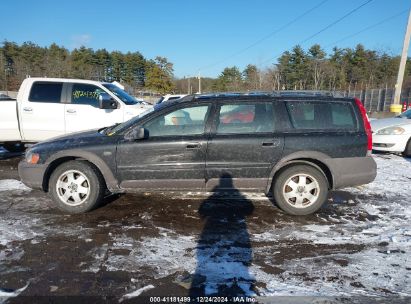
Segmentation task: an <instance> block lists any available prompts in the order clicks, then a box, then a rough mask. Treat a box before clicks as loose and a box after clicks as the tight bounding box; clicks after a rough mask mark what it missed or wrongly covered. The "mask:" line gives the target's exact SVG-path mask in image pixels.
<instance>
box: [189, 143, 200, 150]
mask: <svg viewBox="0 0 411 304" xmlns="http://www.w3.org/2000/svg"><path fill="white" fill-rule="evenodd" d="M200 147H201V144H200V143H192V144H187V146H186V148H187V149H200Z"/></svg>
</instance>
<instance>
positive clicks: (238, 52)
mask: <svg viewBox="0 0 411 304" xmlns="http://www.w3.org/2000/svg"><path fill="white" fill-rule="evenodd" d="M328 1H329V0H323V1H321V2H320V3H319V4H317V5H315V6H313V7H312V8H310V9H309V10H307V11H305V12H304V13H302V14H301V15H299V16H297V17H296V18H294V19H293V20H291V21H290V22H288V23H286V24H284V25H283V26H281V27H280V28H278V29H276V30H274V31H273V32H271V33H269V34H267V35H266V36H264V37H262V38H261V39H259V40H257V41H255V42H254V43H252V44H250V45H249V46H247V47H245V48H243V49H241V50H239V51H237V52H235V53H233V54H231V55H230V56H227V57H225V58H223V59H221V60H219V61H216V62H214V63H212V64H209V65H206V66H203V67H201V68H200V69H199V70H206V69H209V68H211V67H214V66H216V65H218V64H220V63H222V62H224V61H226V60H228V59H231V58H232V57H235V56H238V55H240V54H242V53H244V52H245V51H248V50H249V49H251V48H253V47H255V46H256V45H258V44H260V43H261V42H263V41H265V40H267V39H268V38H270V37H272V36H274V35H275V34H277V33H279V32H281V31H282V30H284V29H286V28H287V27H289V26H290V25H292V24H294V23H296V22H297V21H298V20H300V19H301V18H303V17H305V16H306V15H308V14H309V13H311V12H312V11H314V10H315V9H317V8H319V7H320V6H322V5H323V4H324V3H326V2H328ZM370 1H372V0H370Z"/></svg>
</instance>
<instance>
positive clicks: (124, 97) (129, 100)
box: [103, 83, 139, 105]
mask: <svg viewBox="0 0 411 304" xmlns="http://www.w3.org/2000/svg"><path fill="white" fill-rule="evenodd" d="M103 86H104V87H105V88H107V89H109V90H110V92H111V93H113V94H114V95H116V96H117V97H118V98H120V100H121V101H122V102H124V103H125V104H126V105H135V104H137V103H139V101H138V100H137V99H135V98H134V97H133V96H130V95H128V94H127V93H126V92H125V91H124V90H122V89H120V88H119V87H118V86H116V85H114V84H111V83H104V84H103Z"/></svg>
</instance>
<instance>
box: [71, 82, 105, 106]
mask: <svg viewBox="0 0 411 304" xmlns="http://www.w3.org/2000/svg"><path fill="white" fill-rule="evenodd" d="M101 93H105V92H104V91H103V90H102V89H100V88H99V87H97V86H95V85H90V84H82V83H75V84H73V87H72V89H71V103H72V104H80V105H90V106H93V107H96V108H98V107H99V96H100V94H101Z"/></svg>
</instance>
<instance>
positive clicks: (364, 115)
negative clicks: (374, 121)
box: [355, 98, 372, 154]
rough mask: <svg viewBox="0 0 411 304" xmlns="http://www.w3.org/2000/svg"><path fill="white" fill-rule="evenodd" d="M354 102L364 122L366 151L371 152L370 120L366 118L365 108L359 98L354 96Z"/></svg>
mask: <svg viewBox="0 0 411 304" xmlns="http://www.w3.org/2000/svg"><path fill="white" fill-rule="evenodd" d="M355 103H356V104H357V106H358V108H359V109H360V113H361V117H362V120H363V122H364V129H365V133H366V134H367V138H368V144H367V150H368V152H371V150H372V131H371V124H370V121H369V120H368V115H367V112H366V111H365V108H364V106H363V105H362V102H361V100H359V99H358V98H355ZM367 154H368V153H367Z"/></svg>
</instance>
